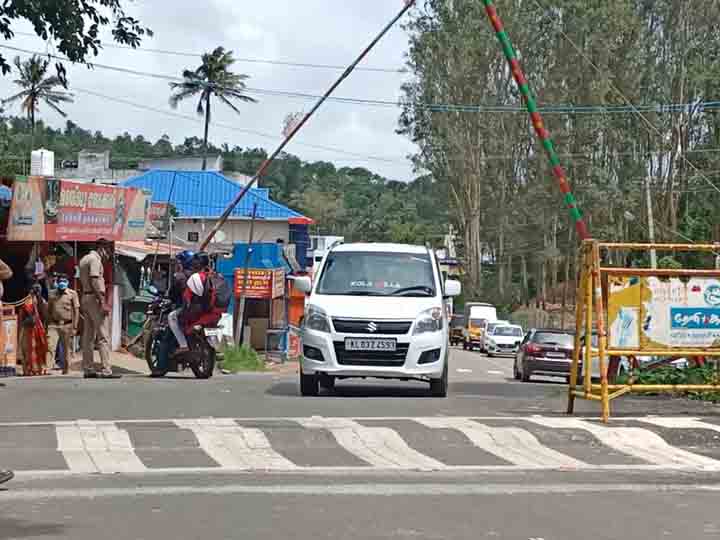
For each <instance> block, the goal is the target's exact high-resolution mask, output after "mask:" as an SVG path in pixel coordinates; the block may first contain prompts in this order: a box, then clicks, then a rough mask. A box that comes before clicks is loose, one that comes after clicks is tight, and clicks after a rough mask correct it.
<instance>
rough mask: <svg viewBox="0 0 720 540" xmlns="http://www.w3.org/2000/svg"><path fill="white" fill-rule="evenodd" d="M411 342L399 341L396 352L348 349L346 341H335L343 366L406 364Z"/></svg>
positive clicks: (392, 365)
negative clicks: (346, 348)
mask: <svg viewBox="0 0 720 540" xmlns="http://www.w3.org/2000/svg"><path fill="white" fill-rule="evenodd" d="M409 348H410V344H409V343H398V344H397V348H396V350H395V351H394V352H389V351H346V350H345V343H343V342H341V341H339V342H335V357H336V358H337V363H338V364H340V365H341V366H380V367H401V366H404V365H405V359H406V358H407V353H408V349H409Z"/></svg>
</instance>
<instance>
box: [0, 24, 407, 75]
mask: <svg viewBox="0 0 720 540" xmlns="http://www.w3.org/2000/svg"><path fill="white" fill-rule="evenodd" d="M13 33H14V34H16V35H18V36H28V37H39V36H38V35H37V34H33V33H32V32H13ZM101 47H102V48H103V49H120V50H127V51H133V52H146V53H154V54H165V55H170V56H180V57H186V58H201V57H202V53H193V52H183V51H172V50H167V49H153V48H150V47H130V46H127V45H116V44H114V43H103V44H102V45H101ZM234 59H235V61H236V62H245V63H250V64H270V65H273V66H288V67H299V68H310V69H329V70H336V71H343V70H344V69H345V66H338V65H333V64H320V63H311V62H291V61H288V60H270V59H264V58H238V57H234ZM356 69H357V70H358V71H369V72H377V73H399V74H405V73H407V68H398V69H395V68H382V67H372V66H358V67H357V68H356Z"/></svg>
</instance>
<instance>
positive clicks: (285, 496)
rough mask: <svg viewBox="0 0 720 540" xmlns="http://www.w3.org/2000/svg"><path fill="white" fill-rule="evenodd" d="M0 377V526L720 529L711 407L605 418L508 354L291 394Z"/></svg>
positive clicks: (476, 532) (417, 532)
mask: <svg viewBox="0 0 720 540" xmlns="http://www.w3.org/2000/svg"><path fill="white" fill-rule="evenodd" d="M4 382H5V384H6V386H5V387H4V388H0V465H3V466H12V467H13V468H15V469H16V470H17V472H18V478H17V479H16V480H15V481H14V482H12V483H11V484H9V486H8V489H7V491H0V540H4V539H6V538H51V539H53V538H73V539H78V540H85V539H88V540H89V539H91V538H93V539H94V538H96V537H97V532H98V531H99V530H102V531H103V533H104V534H105V535H106V536H108V537H110V538H113V539H115V538H118V539H124V538H133V539H138V538H203V539H211V538H238V537H241V538H268V539H269V538H273V539H275V538H282V537H293V538H298V539H306V538H307V539H310V538H312V539H316V538H318V537H320V538H352V539H355V538H357V539H361V538H413V539H415V538H461V539H462V538H468V539H469V538H473V539H477V538H501V539H506V538H507V539H518V538H519V539H522V540H525V539H532V538H543V539H545V540H564V539H568V540H570V539H573V540H574V539H576V538H582V537H586V538H593V539H616V538H617V539H620V538H622V539H623V540H627V539H637V540H640V539H642V540H647V539H649V538H653V539H654V538H683V539H690V540H692V539H695V538H697V539H702V538H717V537H718V535H720V519H717V518H715V517H714V516H716V515H717V512H716V511H715V506H716V504H713V503H715V502H716V500H717V493H716V491H720V482H718V481H719V480H720V411H718V410H717V408H716V407H714V406H708V405H705V404H701V403H697V402H689V401H686V400H680V399H676V400H664V399H658V398H644V399H639V398H622V399H621V400H619V401H618V402H617V404H616V405H614V409H615V410H614V413H615V415H616V419H615V420H614V421H613V423H612V424H611V425H610V426H609V427H607V426H603V425H601V424H600V423H599V422H597V420H596V419H595V417H596V416H597V408H596V407H595V406H593V405H592V404H585V403H582V404H580V407H579V411H580V414H578V416H577V417H572V418H569V417H567V416H565V415H563V414H562V413H563V411H564V407H565V387H564V386H563V385H562V384H561V383H562V381H560V380H552V379H548V380H546V381H542V382H534V383H519V382H516V381H514V380H513V379H512V360H511V359H502V358H492V359H490V358H486V357H484V356H482V355H479V354H478V353H469V352H463V351H460V350H456V351H454V352H453V357H452V371H451V386H450V397H449V398H447V399H434V398H430V397H427V392H426V387H425V386H424V385H420V384H414V383H392V384H379V383H371V382H363V381H360V382H350V383H347V384H341V385H339V387H338V392H337V393H336V395H334V396H330V395H324V396H320V397H318V398H301V397H299V396H298V391H297V381H296V376H295V375H245V376H226V377H216V378H214V379H212V380H210V381H196V380H194V379H191V378H186V377H179V378H175V379H167V380H150V379H146V378H143V377H133V376H131V377H126V378H125V379H123V380H121V381H102V380H90V381H85V380H81V379H67V378H64V379H55V380H48V379H26V380H9V379H8V380H6V381H4ZM647 415H654V416H647ZM711 505H712V506H711ZM637 516H645V518H643V519H638V518H637ZM647 516H652V518H648V517H647Z"/></svg>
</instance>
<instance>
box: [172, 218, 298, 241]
mask: <svg viewBox="0 0 720 540" xmlns="http://www.w3.org/2000/svg"><path fill="white" fill-rule="evenodd" d="M215 223H216V220H201V219H198V220H192V219H184V218H176V219H175V220H174V224H173V236H174V237H175V238H179V239H181V240H184V241H186V242H190V243H192V241H190V240H188V233H190V232H197V233H198V236H199V239H200V240H201V241H202V239H203V238H205V235H206V234H207V233H209V232H210V230H211V229H212V228H213V226H214V225H215ZM289 229H290V227H289V225H288V223H287V221H263V220H257V221H256V222H255V230H254V232H253V241H254V242H276V241H277V240H278V239H282V240H283V242H285V243H286V244H287V243H288V242H289V240H290V230H289ZM221 230H222V231H223V232H224V233H225V235H226V237H225V240H223V244H237V243H247V242H248V241H249V236H250V220H249V219H247V220H245V219H237V220H228V221H227V222H225V225H223V228H222V229H221Z"/></svg>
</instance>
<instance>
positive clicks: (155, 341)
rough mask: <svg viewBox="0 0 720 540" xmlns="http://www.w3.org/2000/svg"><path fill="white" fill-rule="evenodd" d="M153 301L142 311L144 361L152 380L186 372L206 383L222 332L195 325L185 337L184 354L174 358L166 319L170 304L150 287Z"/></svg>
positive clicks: (211, 373)
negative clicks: (143, 313)
mask: <svg viewBox="0 0 720 540" xmlns="http://www.w3.org/2000/svg"><path fill="white" fill-rule="evenodd" d="M148 290H149V292H150V293H151V294H153V296H154V297H155V298H154V299H153V301H152V302H151V303H150V305H149V306H148V308H147V310H146V316H147V319H146V324H147V326H148V328H149V335H148V336H147V338H146V339H145V361H146V362H147V364H148V368H149V369H150V374H151V376H152V377H164V376H165V375H167V374H168V373H169V372H174V373H179V372H181V371H184V370H186V369H188V368H190V369H191V370H192V372H193V374H194V375H195V377H196V378H198V379H209V378H210V377H212V375H213V371H214V370H215V359H216V356H217V351H218V350H219V349H220V345H221V336H222V332H221V330H220V328H217V327H203V326H200V325H196V326H194V327H193V328H192V331H191V332H190V334H189V335H188V336H187V342H188V348H189V349H190V350H189V351H188V352H186V353H181V354H174V353H175V350H176V349H177V347H178V342H177V340H176V339H175V335H174V334H173V333H172V330H171V329H170V324H169V322H168V315H170V313H171V312H172V311H173V309H174V307H175V306H174V305H173V302H172V301H171V300H169V299H167V298H164V297H163V296H161V295H160V294H158V292H157V289H155V288H154V287H152V286H151V287H150V288H149V289H148Z"/></svg>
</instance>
